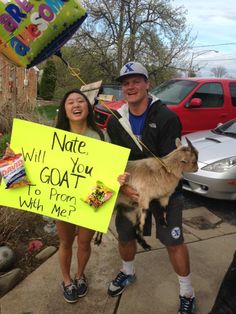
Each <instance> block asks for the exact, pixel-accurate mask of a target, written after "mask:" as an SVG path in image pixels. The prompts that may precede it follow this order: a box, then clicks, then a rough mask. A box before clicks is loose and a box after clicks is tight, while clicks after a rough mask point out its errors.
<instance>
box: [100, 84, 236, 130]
mask: <svg viewBox="0 0 236 314" xmlns="http://www.w3.org/2000/svg"><path fill="white" fill-rule="evenodd" d="M150 93H151V94H152V95H154V96H156V97H157V98H159V99H161V100H162V102H163V103H165V104H166V105H167V106H168V108H169V109H171V110H173V111H175V112H176V114H177V115H178V116H179V118H180V120H181V123H182V126H183V134H187V133H191V132H195V131H199V130H206V129H212V128H215V127H216V126H217V125H218V124H219V123H223V122H226V121H228V120H230V119H232V118H235V117H236V79H224V78H177V79H172V80H169V81H166V82H164V83H163V84H161V85H159V86H157V87H156V88H154V89H153V90H151V92H150ZM123 103H124V100H119V101H115V102H110V103H109V102H108V103H106V105H107V106H108V107H109V108H111V110H117V109H119V108H120V106H121V105H122V104H123ZM94 112H95V118H96V121H97V123H98V125H100V126H101V127H103V128H105V127H106V125H107V121H108V119H109V117H110V115H111V113H110V111H109V110H107V109H106V108H104V106H102V105H101V104H99V103H98V104H97V105H96V106H95V108H94Z"/></svg>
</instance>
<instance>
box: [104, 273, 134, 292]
mask: <svg viewBox="0 0 236 314" xmlns="http://www.w3.org/2000/svg"><path fill="white" fill-rule="evenodd" d="M135 280H136V276H135V274H134V275H126V274H124V273H123V272H122V271H120V272H119V274H118V275H117V276H116V278H115V279H114V280H112V282H111V283H110V286H109V288H108V291H107V293H108V294H109V295H110V296H111V297H116V296H117V295H119V294H121V293H122V292H123V291H124V290H125V288H126V287H127V286H129V285H130V284H131V283H133V282H134V281H135Z"/></svg>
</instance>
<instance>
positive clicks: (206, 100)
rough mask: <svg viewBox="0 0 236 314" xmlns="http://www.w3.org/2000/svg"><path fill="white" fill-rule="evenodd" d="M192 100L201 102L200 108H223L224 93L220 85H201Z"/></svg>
mask: <svg viewBox="0 0 236 314" xmlns="http://www.w3.org/2000/svg"><path fill="white" fill-rule="evenodd" d="M192 98H200V99H201V100H202V108H215V107H223V104H224V93H223V88H222V85H221V84H220V83H206V84H203V85H202V86H201V87H200V88H199V89H198V90H197V91H196V93H194V94H193V96H192Z"/></svg>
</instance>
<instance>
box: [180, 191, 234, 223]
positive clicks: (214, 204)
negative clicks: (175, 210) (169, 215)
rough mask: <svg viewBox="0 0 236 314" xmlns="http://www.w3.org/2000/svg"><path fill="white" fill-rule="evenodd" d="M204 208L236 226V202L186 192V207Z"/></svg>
mask: <svg viewBox="0 0 236 314" xmlns="http://www.w3.org/2000/svg"><path fill="white" fill-rule="evenodd" d="M200 206H204V207H206V208H207V209H208V210H209V211H211V212H212V213H214V214H215V215H216V216H218V217H220V218H221V219H223V220H224V221H226V222H228V223H230V224H233V225H236V201H225V200H215V199H210V198H206V197H203V196H199V195H196V194H194V193H191V192H187V191H184V207H185V208H186V209H187V208H194V207H200Z"/></svg>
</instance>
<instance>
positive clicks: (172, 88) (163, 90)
mask: <svg viewBox="0 0 236 314" xmlns="http://www.w3.org/2000/svg"><path fill="white" fill-rule="evenodd" d="M197 84H198V83H196V82H193V81H187V80H171V81H167V82H164V83H163V84H161V85H159V86H157V87H155V88H154V89H153V90H151V94H153V95H154V96H156V97H158V98H159V99H160V100H161V101H162V102H164V103H166V104H168V105H176V104H178V103H179V102H181V101H182V100H183V99H184V98H185V97H186V96H187V95H188V94H189V93H190V92H191V91H192V90H193V89H194V88H195V86H197Z"/></svg>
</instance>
